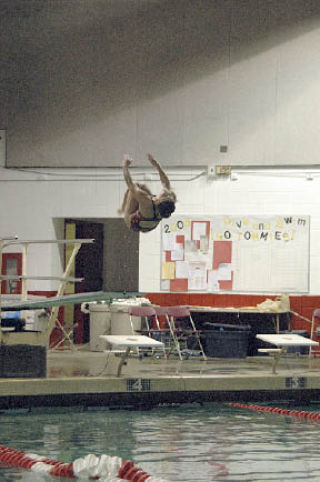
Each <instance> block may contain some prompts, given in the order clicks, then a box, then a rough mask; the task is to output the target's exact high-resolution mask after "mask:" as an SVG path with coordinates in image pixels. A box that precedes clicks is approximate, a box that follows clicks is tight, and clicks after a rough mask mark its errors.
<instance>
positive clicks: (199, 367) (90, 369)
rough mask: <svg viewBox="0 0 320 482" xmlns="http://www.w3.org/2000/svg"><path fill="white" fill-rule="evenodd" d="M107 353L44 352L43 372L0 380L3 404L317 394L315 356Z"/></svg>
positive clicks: (136, 403) (131, 403) (319, 379)
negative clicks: (125, 357) (125, 355)
mask: <svg viewBox="0 0 320 482" xmlns="http://www.w3.org/2000/svg"><path fill="white" fill-rule="evenodd" d="M119 361H120V357H119V356H116V355H114V354H112V355H111V356H109V361H108V364H107V363H106V362H107V355H106V353H104V352H90V351H88V350H87V349H86V347H81V348H79V349H77V351H71V350H64V351H49V352H48V353H47V376H46V377H45V378H1V379H0V409H1V410H5V409H11V408H22V407H23V408H32V407H35V406H71V405H78V406H83V407H88V406H109V407H110V408H121V407H123V408H131V407H132V408H139V409H148V408H152V407H153V406H156V405H158V404H174V403H178V404H179V403H192V402H199V403H201V402H210V401H212V402H214V401H242V402H252V403H255V402H263V401H278V402H281V401H283V402H288V401H289V402H290V401H292V402H297V403H300V402H301V403H303V404H305V403H307V402H309V401H319V400H320V358H311V359H309V358H308V357H307V356H306V355H299V356H298V355H297V354H287V355H284V356H283V357H281V359H280V361H279V364H278V366H277V370H276V373H275V374H274V373H272V364H273V358H272V357H270V356H256V357H247V358H245V359H235V358H229V359H228V358H211V359H208V360H207V361H203V360H200V359H199V358H196V357H192V358H189V359H187V360H183V361H180V360H178V359H176V358H169V359H168V360H164V359H163V358H154V357H151V356H147V357H142V358H141V359H139V358H138V357H137V356H133V357H131V358H129V360H128V363H127V364H126V365H124V366H123V368H122V372H121V375H120V376H119V377H118V376H117V367H118V365H119Z"/></svg>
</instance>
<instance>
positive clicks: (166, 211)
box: [158, 201, 176, 218]
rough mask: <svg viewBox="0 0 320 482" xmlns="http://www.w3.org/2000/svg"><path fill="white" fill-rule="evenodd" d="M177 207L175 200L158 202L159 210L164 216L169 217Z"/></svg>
mask: <svg viewBox="0 0 320 482" xmlns="http://www.w3.org/2000/svg"><path fill="white" fill-rule="evenodd" d="M175 209H176V207H175V204H174V202H173V201H163V202H161V203H159V204H158V210H159V213H160V216H161V217H162V218H169V217H170V216H171V214H172V213H173V212H174V210H175Z"/></svg>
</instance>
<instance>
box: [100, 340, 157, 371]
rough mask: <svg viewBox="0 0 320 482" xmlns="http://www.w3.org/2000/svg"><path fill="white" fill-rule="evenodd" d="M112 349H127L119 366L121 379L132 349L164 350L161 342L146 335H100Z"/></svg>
mask: <svg viewBox="0 0 320 482" xmlns="http://www.w3.org/2000/svg"><path fill="white" fill-rule="evenodd" d="M99 338H101V339H102V340H104V341H106V342H107V343H109V345H111V347H112V348H113V347H117V348H125V351H124V352H123V354H122V356H121V360H120V363H119V365H118V370H117V376H118V377H120V375H121V369H122V367H123V365H124V364H125V362H126V360H127V359H128V357H129V353H130V350H131V348H162V347H163V343H162V342H161V341H157V340H154V339H153V338H150V337H149V336H145V335H100V337H99Z"/></svg>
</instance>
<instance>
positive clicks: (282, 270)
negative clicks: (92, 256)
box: [161, 215, 310, 293]
mask: <svg viewBox="0 0 320 482" xmlns="http://www.w3.org/2000/svg"><path fill="white" fill-rule="evenodd" d="M309 231H310V219H309V217H308V216H293V215H288V216H254V215H253V216H229V215H226V216H199V217H197V216H193V217H190V216H172V217H171V218H170V219H169V220H163V221H162V222H161V265H162V274H161V289H162V290H164V291H177V290H178V289H179V288H181V287H183V289H184V290H185V291H204V292H219V291H245V292H276V293H278V292H308V290H309Z"/></svg>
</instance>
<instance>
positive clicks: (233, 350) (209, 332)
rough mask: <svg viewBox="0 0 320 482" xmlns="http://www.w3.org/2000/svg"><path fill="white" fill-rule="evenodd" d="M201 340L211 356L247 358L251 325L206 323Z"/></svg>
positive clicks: (205, 350)
mask: <svg viewBox="0 0 320 482" xmlns="http://www.w3.org/2000/svg"><path fill="white" fill-rule="evenodd" d="M203 328H204V329H203V331H202V334H201V341H202V345H203V349H204V352H205V354H206V355H207V356H209V357H217V358H245V357H246V356H247V353H248V341H249V334H250V326H248V325H245V326H243V325H227V324H223V323H219V324H217V323H204V326H203Z"/></svg>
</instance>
